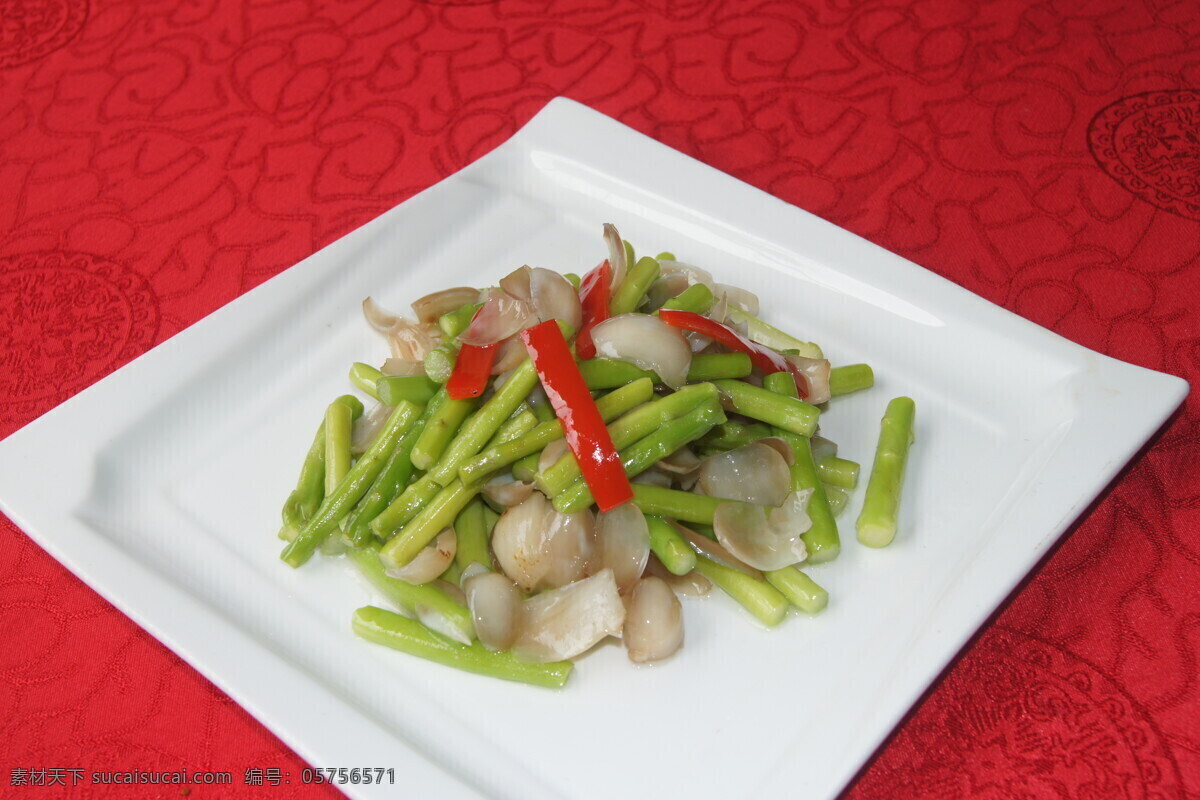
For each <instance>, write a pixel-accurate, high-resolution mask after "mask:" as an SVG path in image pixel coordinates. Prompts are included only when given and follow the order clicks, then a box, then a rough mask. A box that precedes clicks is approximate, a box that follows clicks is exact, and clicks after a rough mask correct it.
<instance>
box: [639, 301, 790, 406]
mask: <svg viewBox="0 0 1200 800" xmlns="http://www.w3.org/2000/svg"><path fill="white" fill-rule="evenodd" d="M658 316H659V319H661V320H662V321H663V322H665V323H667V324H668V325H670V326H672V327H675V328H682V329H683V330H685V331H694V332H696V333H699V334H703V335H704V336H707V337H709V338H710V339H715V340H716V341H718V342H720V343H721V344H723V345H725V346H726V347H728V348H729V349H730V350H737V351H738V352H741V353H745V354H746V355H748V356H750V361H751V362H752V363H753V364H754V366H756V367H758V368H759V369H761V370H762V371H763V372H765V373H767V374H768V375H769V374H771V373H772V372H790V373H792V377H793V378H794V379H795V381H796V391H797V392H798V393H799V395H800V398H801V399H804V398H805V397H808V378H807V377H806V376H805V375H804V373H803V372H802V371H801V370H800V368H799V367H797V366H796V365H795V364H793V363H792V362H791V361H788V360H787V358H785V357H784V355H783V354H782V353H778V352H776V351H774V350H772V349H771V348H769V347H767V346H765V345H761V344H759V343H758V342H752V341H750V340H749V339H747V338H746V337H745V336H743V335H742V334H740V333H738V332H737V331H736V330H734V329H733V328H731V327H729V326H728V325H724V324H722V323H720V322H717V321H716V320H715V319H709V318H708V317H706V316H703V315H702V314H697V313H695V312H693V311H679V310H678V309H674V308H663V309H660V310H659V312H658Z"/></svg>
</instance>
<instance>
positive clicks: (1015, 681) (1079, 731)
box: [850, 627, 1183, 800]
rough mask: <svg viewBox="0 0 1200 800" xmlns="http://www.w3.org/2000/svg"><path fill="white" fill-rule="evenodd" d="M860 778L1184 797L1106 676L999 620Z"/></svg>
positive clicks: (1152, 731) (1156, 741)
mask: <svg viewBox="0 0 1200 800" xmlns="http://www.w3.org/2000/svg"><path fill="white" fill-rule="evenodd" d="M858 788H859V789H861V790H862V791H863V793H864V795H865V796H869V797H876V796H878V797H905V798H911V800H934V798H937V800H942V799H943V798H947V799H948V798H961V797H972V798H988V799H989V800H990V799H991V798H995V800H1000V798H1012V797H1055V798H1060V797H1061V798H1101V797H1103V798H1109V797H1112V798H1126V799H1127V800H1169V799H1174V798H1181V797H1182V796H1183V791H1182V788H1181V784H1180V778H1179V769H1178V766H1177V765H1176V763H1175V761H1174V759H1173V758H1172V756H1171V754H1170V751H1169V749H1168V747H1167V746H1166V744H1165V743H1164V741H1163V738H1162V736H1161V735H1160V734H1159V732H1158V730H1157V728H1156V727H1155V725H1154V723H1153V722H1152V721H1151V720H1150V719H1149V718H1148V717H1147V715H1146V714H1145V713H1143V711H1142V710H1141V708H1140V707H1139V705H1138V704H1137V703H1136V702H1135V701H1133V699H1132V698H1130V697H1129V696H1128V695H1126V694H1125V693H1124V692H1123V691H1122V690H1121V689H1120V688H1119V687H1118V686H1117V684H1116V683H1115V682H1114V681H1112V680H1111V679H1110V678H1109V677H1108V676H1106V675H1105V674H1104V673H1102V672H1101V671H1100V670H1099V669H1097V668H1096V667H1095V666H1093V665H1092V664H1089V663H1088V662H1085V661H1083V660H1081V659H1079V658H1076V657H1075V656H1073V655H1071V654H1070V653H1067V652H1066V651H1064V650H1062V649H1061V648H1059V647H1057V646H1055V645H1052V644H1050V643H1048V642H1044V641H1042V640H1040V639H1036V638H1033V637H1031V636H1029V635H1027V634H1024V633H1020V632H1018V631H1015V630H1010V629H1006V628H1000V627H994V628H992V629H991V630H990V631H989V632H988V633H986V634H985V635H984V637H983V638H982V639H981V640H980V642H979V644H978V645H977V646H976V647H975V648H974V650H973V652H972V653H971V655H970V656H969V657H967V658H966V659H964V660H963V661H962V662H961V663H960V664H959V665H958V667H957V668H956V669H955V670H954V671H953V672H952V673H951V674H950V676H949V677H948V678H947V679H946V681H945V683H943V685H942V686H941V687H940V688H939V691H937V692H936V693H934V694H933V695H931V696H930V697H929V699H928V700H926V701H925V704H924V705H923V706H921V707H920V709H919V710H918V711H917V713H916V714H915V715H914V716H913V717H912V718H911V719H910V720H909V721H908V723H907V724H906V725H904V726H903V727H902V728H901V729H900V731H899V732H898V733H897V735H896V738H895V739H894V740H893V741H892V742H891V744H890V745H889V746H888V747H887V748H886V749H885V750H884V751H883V753H882V754H881V755H880V758H879V761H877V762H876V763H875V764H874V765H873V766H872V768H871V769H870V770H868V771H867V773H866V774H865V775H864V776H863V780H862V781H861V783H860V784H859V787H858ZM856 795H857V792H853V793H851V795H850V800H853V798H854V797H855V796H856Z"/></svg>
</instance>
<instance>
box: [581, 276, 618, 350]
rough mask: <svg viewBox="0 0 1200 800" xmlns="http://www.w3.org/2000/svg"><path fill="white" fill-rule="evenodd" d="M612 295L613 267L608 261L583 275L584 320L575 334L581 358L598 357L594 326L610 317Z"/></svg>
mask: <svg viewBox="0 0 1200 800" xmlns="http://www.w3.org/2000/svg"><path fill="white" fill-rule="evenodd" d="M610 295H612V267H611V266H610V265H609V263H608V261H607V260H605V261H602V262H600V265H599V266H597V267H596V268H595V269H593V270H592V271H591V272H589V273H588V274H587V275H584V276H583V280H582V281H580V283H579V305H580V306H581V307H582V310H583V321H582V322H581V323H580V325H579V331H578V332H577V333H576V334H575V352H576V353H578V354H579V357H580V358H583V359H588V358H595V357H596V346H595V345H594V344H592V328H593V327H594V326H596V325H598V324H599V323H601V322H603V321H604V320H606V319H608V302H609V299H610Z"/></svg>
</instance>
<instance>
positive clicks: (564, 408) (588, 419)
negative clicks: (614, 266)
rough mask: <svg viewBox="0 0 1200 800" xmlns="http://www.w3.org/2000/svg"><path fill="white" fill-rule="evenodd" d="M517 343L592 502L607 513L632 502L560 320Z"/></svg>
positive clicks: (622, 470)
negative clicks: (530, 363)
mask: <svg viewBox="0 0 1200 800" xmlns="http://www.w3.org/2000/svg"><path fill="white" fill-rule="evenodd" d="M605 264H607V262H605ZM521 341H523V342H524V343H525V349H526V350H528V351H529V357H530V358H531V359H533V366H534V368H535V369H536V370H537V374H538V378H540V379H541V381H542V388H544V389H545V390H546V396H547V397H548V398H550V405H552V406H553V407H554V413H555V414H557V415H558V418H559V419H560V420H562V424H563V432H564V433H565V434H566V440H567V446H568V447H569V448H571V452H572V453H573V454H574V455H575V460H576V461H578V462H579V468H580V470H581V471H582V472H583V479H584V480H585V481H587V485H588V489H590V490H591V492H592V497H593V498H594V499H595V501H596V505H598V506H599V507H600V510H601V511H609V510H611V509H613V508H616V507H617V506H619V505H621V504H622V503H624V502H627V501H629V500H632V499H633V489H632V488H631V487H630V485H629V479H628V478H627V477H625V468H624V467H623V466H622V465H621V457H620V455H618V454H617V448H616V447H614V446H613V442H612V437H611V436H609V435H608V428H607V427H606V426H605V425H604V420H603V418H601V416H600V411H599V409H597V408H596V403H595V401H593V400H592V395H591V392H589V391H588V388H587V384H586V383H584V380H583V375H582V374H581V373H580V372H579V366H578V365H577V364H576V363H575V357H574V356H572V355H571V348H570V347H569V346H568V345H567V340H566V339H564V338H563V335H562V331H561V330H560V329H559V327H558V322H557V321H555V320H547V321H546V322H543V323H540V324H538V325H534V326H533V327H532V328H527V329H525V330H523V331H521ZM576 347H578V340H576Z"/></svg>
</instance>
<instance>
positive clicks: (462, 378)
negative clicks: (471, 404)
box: [446, 342, 500, 400]
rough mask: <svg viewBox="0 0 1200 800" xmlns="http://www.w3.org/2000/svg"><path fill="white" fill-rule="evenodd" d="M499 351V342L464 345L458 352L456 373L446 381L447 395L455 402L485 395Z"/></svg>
mask: <svg viewBox="0 0 1200 800" xmlns="http://www.w3.org/2000/svg"><path fill="white" fill-rule="evenodd" d="M499 349H500V344H499V342H497V343H496V344H485V345H474V344H464V345H463V346H462V349H460V350H459V351H458V360H457V361H455V362H454V371H453V372H451V373H450V379H449V380H448V381H446V394H448V395H450V396H451V397H452V398H454V399H455V400H466V399H467V398H468V397H479V395H481V394H483V390H484V389H486V388H487V383H488V378H489V377H491V374H492V365H493V364H495V363H496V351H497V350H499Z"/></svg>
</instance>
